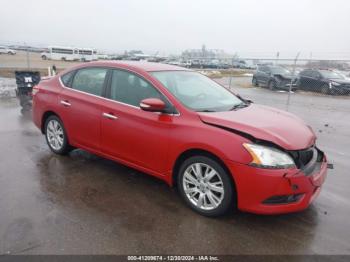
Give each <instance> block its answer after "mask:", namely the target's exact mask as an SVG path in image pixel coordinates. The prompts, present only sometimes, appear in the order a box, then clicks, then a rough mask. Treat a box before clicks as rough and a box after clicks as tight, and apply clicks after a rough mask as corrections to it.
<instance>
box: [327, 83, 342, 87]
mask: <svg viewBox="0 0 350 262" xmlns="http://www.w3.org/2000/svg"><path fill="white" fill-rule="evenodd" d="M332 86H340V84H339V83H337V82H329V87H330V88H332Z"/></svg>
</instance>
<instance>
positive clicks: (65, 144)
mask: <svg viewBox="0 0 350 262" xmlns="http://www.w3.org/2000/svg"><path fill="white" fill-rule="evenodd" d="M51 121H56V122H57V123H59V125H60V126H61V128H62V131H63V133H62V138H63V143H62V146H60V147H59V148H54V147H53V146H52V145H51V143H50V141H49V138H48V136H49V135H48V125H49V123H50V122H51ZM44 132H45V138H46V143H47V145H48V146H49V148H50V150H51V151H52V152H54V153H55V154H58V155H65V154H67V153H69V152H70V151H71V150H72V147H71V146H70V145H69V142H68V137H67V132H66V129H65V128H64V125H63V123H62V121H61V119H60V118H59V117H57V116H56V115H51V116H49V117H48V118H47V119H46V121H45V129H44Z"/></svg>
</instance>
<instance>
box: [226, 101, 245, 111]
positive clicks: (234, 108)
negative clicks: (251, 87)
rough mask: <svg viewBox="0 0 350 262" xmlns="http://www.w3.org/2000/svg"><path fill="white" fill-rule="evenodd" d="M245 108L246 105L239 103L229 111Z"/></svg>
mask: <svg viewBox="0 0 350 262" xmlns="http://www.w3.org/2000/svg"><path fill="white" fill-rule="evenodd" d="M247 106H249V104H248V103H240V104H237V105H234V106H233V107H231V109H230V111H233V110H237V109H240V108H244V107H247Z"/></svg>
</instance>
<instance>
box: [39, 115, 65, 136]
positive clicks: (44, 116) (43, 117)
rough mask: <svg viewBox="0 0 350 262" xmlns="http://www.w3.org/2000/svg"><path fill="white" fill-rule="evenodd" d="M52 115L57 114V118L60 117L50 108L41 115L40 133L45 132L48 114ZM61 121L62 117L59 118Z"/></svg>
mask: <svg viewBox="0 0 350 262" xmlns="http://www.w3.org/2000/svg"><path fill="white" fill-rule="evenodd" d="M52 115H55V116H57V117H58V118H59V119H61V118H60V116H59V115H58V114H57V113H56V112H54V111H52V110H48V111H46V112H45V113H44V114H43V115H42V117H41V125H40V130H41V133H42V134H45V122H46V119H48V118H49V117H50V116H52ZM61 121H62V119H61Z"/></svg>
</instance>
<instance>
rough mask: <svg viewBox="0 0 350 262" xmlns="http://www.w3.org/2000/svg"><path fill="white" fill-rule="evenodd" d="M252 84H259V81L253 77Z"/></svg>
mask: <svg viewBox="0 0 350 262" xmlns="http://www.w3.org/2000/svg"><path fill="white" fill-rule="evenodd" d="M252 84H253V86H259V82H258V80H257V79H256V78H255V77H253V79H252Z"/></svg>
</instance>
